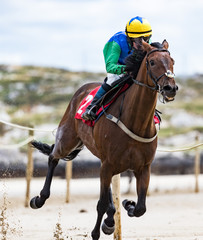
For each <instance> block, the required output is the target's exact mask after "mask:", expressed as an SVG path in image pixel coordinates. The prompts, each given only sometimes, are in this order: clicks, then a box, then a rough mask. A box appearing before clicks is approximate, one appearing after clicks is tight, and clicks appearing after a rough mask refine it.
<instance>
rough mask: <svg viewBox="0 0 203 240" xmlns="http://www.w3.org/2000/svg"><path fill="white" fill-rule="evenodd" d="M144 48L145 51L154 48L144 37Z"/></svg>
mask: <svg viewBox="0 0 203 240" xmlns="http://www.w3.org/2000/svg"><path fill="white" fill-rule="evenodd" d="M142 48H143V50H144V51H145V52H150V51H151V50H152V46H151V45H150V44H149V43H147V42H145V41H144V40H143V39H142Z"/></svg>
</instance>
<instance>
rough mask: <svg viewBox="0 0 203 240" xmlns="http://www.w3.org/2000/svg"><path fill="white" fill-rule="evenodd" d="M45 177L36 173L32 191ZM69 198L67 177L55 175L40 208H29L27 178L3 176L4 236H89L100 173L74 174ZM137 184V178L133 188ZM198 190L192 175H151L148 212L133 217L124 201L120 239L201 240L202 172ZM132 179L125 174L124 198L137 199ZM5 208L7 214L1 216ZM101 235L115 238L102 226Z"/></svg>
mask: <svg viewBox="0 0 203 240" xmlns="http://www.w3.org/2000/svg"><path fill="white" fill-rule="evenodd" d="M43 182H44V179H43V178H39V179H35V178H34V179H33V180H32V182H31V194H30V195H31V197H33V196H36V195H38V194H39V192H40V190H41V188H42V186H43ZM70 186H71V192H70V194H71V196H70V203H65V193H66V181H65V179H59V178H55V179H54V180H53V184H52V188H51V197H50V198H49V199H48V200H47V202H46V204H45V205H44V206H43V207H42V208H41V209H37V210H33V209H31V208H30V207H29V208H25V207H24V202H25V188H26V182H25V179H1V181H0V191H1V198H0V208H1V209H0V210H1V216H0V218H1V219H0V220H1V224H2V223H3V224H4V226H5V228H6V226H7V232H6V234H5V233H4V235H3V234H2V232H1V233H0V234H1V235H0V236H1V239H2V240H28V239H29V240H35V239H40V240H65V239H69V240H71V239H72V240H87V239H91V231H92V229H93V227H94V224H95V221H96V204H97V201H98V196H99V179H97V178H96V179H73V180H71V185H70ZM134 188H135V182H133V183H132V186H131V189H134ZM199 188H200V192H199V193H194V176H192V175H185V176H152V177H151V182H150V189H149V196H148V197H147V212H146V213H145V215H143V216H142V217H140V218H130V217H128V216H127V213H126V211H125V210H124V209H123V207H121V224H122V230H121V231H122V239H126V240H200V239H203V204H202V199H203V177H202V176H200V178H199ZM127 190H128V179H127V178H126V177H124V178H121V201H122V200H124V199H126V198H128V199H132V200H136V193H135V192H134V190H132V191H131V193H130V194H127V193H126V191H127ZM2 213H4V214H3V217H2ZM100 239H101V240H104V239H105V240H108V239H113V236H112V235H110V236H106V235H104V234H103V232H101V237H100Z"/></svg>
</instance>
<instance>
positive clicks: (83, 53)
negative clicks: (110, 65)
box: [0, 0, 203, 74]
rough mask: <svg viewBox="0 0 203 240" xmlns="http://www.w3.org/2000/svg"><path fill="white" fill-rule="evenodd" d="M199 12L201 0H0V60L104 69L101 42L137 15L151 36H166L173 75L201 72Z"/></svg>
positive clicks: (158, 37) (202, 7) (157, 39)
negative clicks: (146, 23)
mask: <svg viewBox="0 0 203 240" xmlns="http://www.w3.org/2000/svg"><path fill="white" fill-rule="evenodd" d="M202 11H203V2H202V1H201V0H193V1H185V0H178V1H177V0H154V1H151V0H142V1H134V0H125V1H123V0H21V1H19V0H2V1H1V8H0V52H1V53H2V56H1V58H0V61H1V63H4V62H7V61H8V59H11V60H12V59H13V60H12V61H11V64H12V63H15V64H16V63H17V62H18V61H19V64H22V63H23V64H27V63H28V64H32V63H33V64H39V65H52V66H60V65H61V66H63V67H64V66H66V67H67V68H70V69H76V70H80V69H83V70H84V69H87V70H88V71H90V70H94V71H97V70H99V71H101V70H103V71H105V68H104V60H103V53H102V51H103V47H104V44H105V43H106V41H107V40H108V39H109V38H110V37H111V36H112V35H113V34H114V33H116V32H118V31H121V30H124V29H125V24H126V22H127V21H128V20H129V19H130V18H132V17H134V16H136V15H140V16H144V17H146V18H147V19H148V20H149V21H150V23H151V25H152V28H153V40H154V41H162V40H163V39H165V38H166V39H167V40H168V41H169V44H170V51H171V53H172V55H173V57H174V58H175V60H176V70H177V73H176V74H181V73H187V74H190V73H194V72H196V71H198V72H203V67H201V66H200V65H199V67H196V66H194V60H195V59H199V58H200V56H201V53H202V52H203V47H202V45H201V44H196V43H195V41H199V40H200V41H201V39H202V38H203V36H202V35H203V33H202V31H201V29H202V22H203V15H202ZM9 56H11V57H9ZM186 57H187V63H186V64H185V65H187V66H190V67H187V69H185V67H184V59H186Z"/></svg>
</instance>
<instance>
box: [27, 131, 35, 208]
mask: <svg viewBox="0 0 203 240" xmlns="http://www.w3.org/2000/svg"><path fill="white" fill-rule="evenodd" d="M33 136H34V131H33V130H29V137H33ZM32 152H33V148H32V146H31V143H30V142H29V143H28V151H27V158H28V162H27V168H26V195H25V207H28V206H29V199H30V182H31V178H32V176H33V158H32Z"/></svg>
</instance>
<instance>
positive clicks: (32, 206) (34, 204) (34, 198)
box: [30, 196, 40, 209]
mask: <svg viewBox="0 0 203 240" xmlns="http://www.w3.org/2000/svg"><path fill="white" fill-rule="evenodd" d="M38 198H39V197H38V196H37V197H33V198H32V199H31V201H30V207H31V208H33V209H38V208H40V207H38V206H37V204H36V200H37V199H38Z"/></svg>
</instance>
